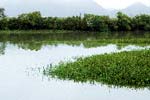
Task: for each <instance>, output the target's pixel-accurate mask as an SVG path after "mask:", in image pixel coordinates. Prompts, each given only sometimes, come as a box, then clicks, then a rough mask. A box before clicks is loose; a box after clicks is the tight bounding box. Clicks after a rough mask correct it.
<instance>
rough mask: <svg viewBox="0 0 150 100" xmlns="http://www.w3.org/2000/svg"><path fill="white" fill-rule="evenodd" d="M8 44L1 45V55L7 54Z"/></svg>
mask: <svg viewBox="0 0 150 100" xmlns="http://www.w3.org/2000/svg"><path fill="white" fill-rule="evenodd" d="M5 48H6V43H0V55H4V54H5Z"/></svg>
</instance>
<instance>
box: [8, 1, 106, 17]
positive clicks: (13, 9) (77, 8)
mask: <svg viewBox="0 0 150 100" xmlns="http://www.w3.org/2000/svg"><path fill="white" fill-rule="evenodd" d="M33 1H35V2H33ZM31 2H32V3H31ZM32 11H41V13H42V15H44V16H61V17H64V16H73V15H79V14H80V13H81V14H84V13H90V14H100V15H103V14H108V11H107V10H106V9H104V8H102V7H101V6H99V5H98V4H97V3H96V2H94V1H93V0H49V1H48V0H43V2H42V0H41V2H37V1H36V0H32V1H30V0H28V1H26V0H25V1H21V2H19V3H17V4H14V5H7V6H6V13H7V15H8V16H16V15H18V14H21V13H27V12H32Z"/></svg>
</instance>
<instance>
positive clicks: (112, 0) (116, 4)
mask: <svg viewBox="0 0 150 100" xmlns="http://www.w3.org/2000/svg"><path fill="white" fill-rule="evenodd" d="M76 1H80V0H0V6H4V7H5V6H8V5H10V6H11V5H15V4H16V5H17V4H26V3H30V4H33V5H34V3H39V4H40V3H42V4H43V3H49V4H52V3H58V4H59V3H63V2H64V3H66V2H70V3H73V2H76ZM94 1H95V2H96V3H98V4H99V5H101V6H102V7H104V8H108V9H110V8H113V9H122V8H125V7H127V6H129V5H131V4H133V3H136V2H141V3H143V4H145V5H147V6H150V0H94ZM85 4H86V1H85ZM50 6H51V5H50Z"/></svg>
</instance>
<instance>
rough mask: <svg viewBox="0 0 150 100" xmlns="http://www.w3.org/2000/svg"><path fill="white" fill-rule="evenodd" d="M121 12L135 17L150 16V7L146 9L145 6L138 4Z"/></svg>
mask: <svg viewBox="0 0 150 100" xmlns="http://www.w3.org/2000/svg"><path fill="white" fill-rule="evenodd" d="M121 11H122V12H124V13H126V14H128V15H129V16H135V15H138V14H150V7H147V6H146V5H144V4H142V3H139V2H138V3H135V4H133V5H131V6H129V7H127V8H125V9H123V10H121Z"/></svg>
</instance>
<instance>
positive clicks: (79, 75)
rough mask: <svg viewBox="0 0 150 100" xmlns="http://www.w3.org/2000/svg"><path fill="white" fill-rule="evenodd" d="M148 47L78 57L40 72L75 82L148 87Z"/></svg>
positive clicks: (149, 83)
mask: <svg viewBox="0 0 150 100" xmlns="http://www.w3.org/2000/svg"><path fill="white" fill-rule="evenodd" d="M149 61H150V50H143V51H132V52H122V53H115V54H104V55H96V56H92V57H87V58H79V59H77V61H76V62H69V63H62V64H60V65H58V66H56V67H51V68H48V69H46V70H44V74H46V75H51V76H52V77H57V78H59V79H68V80H74V81H76V82H101V83H106V84H109V85H115V86H129V87H137V88H140V87H150V62H149Z"/></svg>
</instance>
